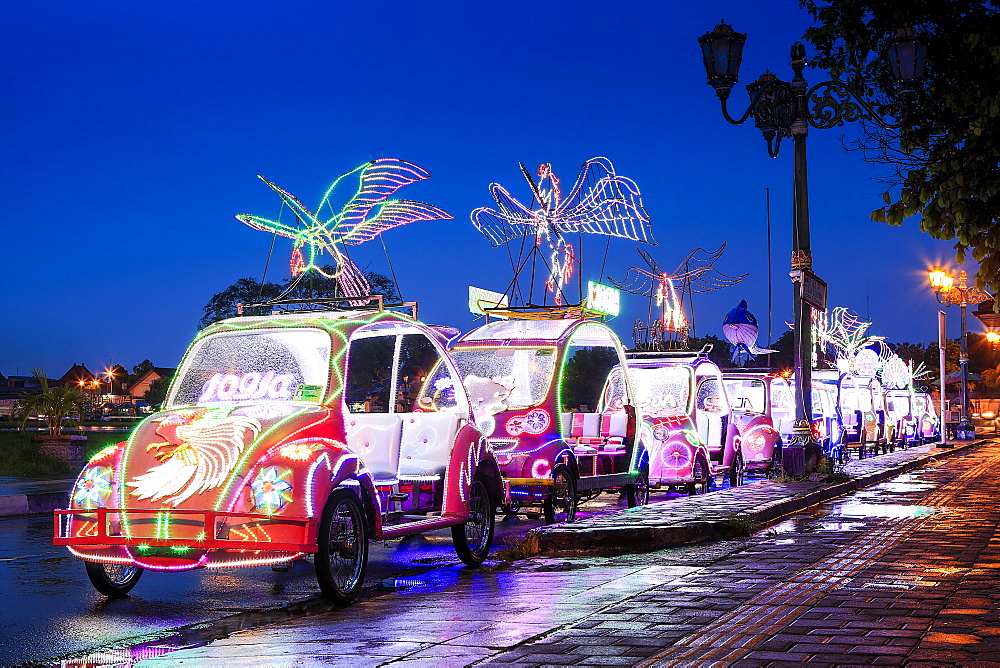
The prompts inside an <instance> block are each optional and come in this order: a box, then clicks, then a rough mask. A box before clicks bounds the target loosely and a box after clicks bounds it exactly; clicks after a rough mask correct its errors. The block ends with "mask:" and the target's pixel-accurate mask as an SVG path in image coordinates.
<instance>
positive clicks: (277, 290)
mask: <svg viewBox="0 0 1000 668" xmlns="http://www.w3.org/2000/svg"><path fill="white" fill-rule="evenodd" d="M322 269H323V271H324V272H326V273H328V274H332V273H333V272H334V271H336V270H335V268H334V267H331V266H329V265H327V266H325V267H323V268H322ZM363 273H364V275H365V278H367V279H368V283H369V284H370V285H371V289H372V294H376V295H382V296H383V297H385V299H386V301H395V300H398V299H399V293H398V292H397V291H396V285H395V283H394V282H393V281H392V280H391V279H390V278H388V277H386V276H383V275H382V274H379V273H377V272H374V271H366V272H363ZM340 294H341V293H340V291H339V287H338V285H337V281H336V279H333V278H327V277H325V276H323V275H322V274H319V273H316V272H308V273H306V274H303V275H302V276H301V277H299V278H298V279H285V280H284V281H282V282H281V283H271V282H265V283H261V282H260V281H258V280H257V279H256V278H241V279H239V280H238V281H236V282H235V283H233V284H232V285H230V286H229V287H228V288H226V289H225V290H223V291H222V292H217V293H215V294H214V295H212V298H211V299H209V300H208V303H207V304H205V308H204V315H203V316H202V318H201V320H200V321H199V323H198V326H199V327H207V326H208V325H210V324H212V323H213V322H215V321H216V320H222V319H223V318H232V317H233V316H235V315H236V311H237V306H236V305H237V304H260V303H263V302H269V301H273V300H275V299H309V298H312V297H317V298H319V297H337V296H339V295H340ZM267 312H268V308H267V307H266V306H265V307H252V308H249V307H248V308H245V309H244V310H243V313H244V315H264V314H266V313H267Z"/></svg>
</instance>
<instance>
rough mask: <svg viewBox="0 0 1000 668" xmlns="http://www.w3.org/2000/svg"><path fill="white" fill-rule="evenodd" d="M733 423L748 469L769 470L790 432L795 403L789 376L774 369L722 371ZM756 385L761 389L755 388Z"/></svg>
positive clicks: (793, 420)
mask: <svg viewBox="0 0 1000 668" xmlns="http://www.w3.org/2000/svg"><path fill="white" fill-rule="evenodd" d="M722 383H723V386H724V387H725V389H726V395H727V396H728V398H729V405H730V411H731V414H732V417H733V420H732V423H733V425H734V426H735V427H736V430H737V432H738V436H737V438H738V439H739V443H738V445H734V450H740V451H741V452H742V454H743V459H744V462H745V465H746V469H747V471H763V472H770V471H772V470H773V468H774V464H775V460H776V459H777V458H779V457H780V453H781V448H782V446H783V444H784V442H785V439H786V438H787V437H790V436H791V435H792V433H793V424H794V422H795V407H794V404H793V399H792V388H791V385H790V384H789V382H788V380H786V379H785V378H784V377H783V376H780V375H778V374H774V373H754V372H752V371H723V372H722ZM758 386H759V388H760V389H761V390H762V392H758V391H756V389H757V388H758Z"/></svg>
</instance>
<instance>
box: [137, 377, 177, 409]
mask: <svg viewBox="0 0 1000 668" xmlns="http://www.w3.org/2000/svg"><path fill="white" fill-rule="evenodd" d="M170 380H171V378H170V377H161V378H155V379H153V382H151V383H150V384H149V389H148V390H146V392H145V394H143V395H142V398H143V399H145V400H146V403H147V404H149V405H150V406H159V405H160V404H162V403H163V400H164V399H166V398H167V389H168V388H169V387H170Z"/></svg>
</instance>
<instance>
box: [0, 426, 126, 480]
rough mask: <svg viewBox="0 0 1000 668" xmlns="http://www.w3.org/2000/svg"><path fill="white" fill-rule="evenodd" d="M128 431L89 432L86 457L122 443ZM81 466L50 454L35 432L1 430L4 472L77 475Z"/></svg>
mask: <svg viewBox="0 0 1000 668" xmlns="http://www.w3.org/2000/svg"><path fill="white" fill-rule="evenodd" d="M125 437H127V435H126V434H108V433H104V434H88V436H87V444H86V445H85V446H84V449H83V452H84V459H85V460H89V459H90V458H91V457H93V456H94V455H95V454H97V453H98V452H100V451H101V450H103V449H104V448H106V447H107V446H109V445H112V444H114V443H118V442H119V441H122V440H124V439H125ZM77 473H79V467H77V466H72V465H70V464H67V463H66V462H64V461H60V460H58V459H52V458H51V457H46V456H45V455H43V454H42V453H41V451H39V449H38V446H36V445H35V443H34V441H32V434H30V433H27V432H23V431H11V432H0V475H7V476H27V477H33V476H40V477H44V476H75V475H76V474H77Z"/></svg>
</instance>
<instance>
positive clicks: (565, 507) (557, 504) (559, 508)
mask: <svg viewBox="0 0 1000 668" xmlns="http://www.w3.org/2000/svg"><path fill="white" fill-rule="evenodd" d="M572 494H573V489H572V483H570V480H569V476H568V475H567V474H566V470H565V469H560V470H559V471H558V472H557V473H556V476H555V479H554V480H553V481H552V514H553V515H554V517H555V521H556V522H565V521H568V520H569V519H570V518H571V517H572V514H573V513H572V511H573V502H574V500H575V499H572V498H570V497H571V495H572Z"/></svg>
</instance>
